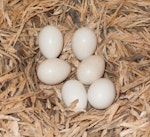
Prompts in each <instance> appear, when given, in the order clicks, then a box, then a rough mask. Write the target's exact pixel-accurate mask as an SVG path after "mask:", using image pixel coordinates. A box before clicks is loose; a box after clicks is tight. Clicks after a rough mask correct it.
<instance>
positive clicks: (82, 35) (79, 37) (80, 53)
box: [72, 27, 97, 60]
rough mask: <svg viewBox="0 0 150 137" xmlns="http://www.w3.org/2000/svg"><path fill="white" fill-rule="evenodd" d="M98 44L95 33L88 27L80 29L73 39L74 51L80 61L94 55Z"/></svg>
mask: <svg viewBox="0 0 150 137" xmlns="http://www.w3.org/2000/svg"><path fill="white" fill-rule="evenodd" d="M96 44H97V39H96V35H95V33H94V31H92V30H91V29H90V28H87V27H82V28H79V29H78V30H76V31H75V33H74V35H73V37H72V51H73V53H74V54H75V56H76V57H77V58H78V59H79V60H83V59H85V58H87V57H88V56H90V55H92V54H93V53H94V51H95V50H96Z"/></svg>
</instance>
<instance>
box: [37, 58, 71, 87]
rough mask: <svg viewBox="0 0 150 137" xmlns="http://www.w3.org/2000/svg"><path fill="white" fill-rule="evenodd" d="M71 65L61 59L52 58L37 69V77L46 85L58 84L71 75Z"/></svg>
mask: <svg viewBox="0 0 150 137" xmlns="http://www.w3.org/2000/svg"><path fill="white" fill-rule="evenodd" d="M70 71H71V67H70V65H69V64H68V63H67V62H66V61H64V60H61V59H58V58H51V59H46V60H45V61H43V62H42V63H41V64H40V65H39V66H38V69H37V76H38V78H39V79H40V81H42V82H43V83H45V84H50V85H54V84H58V83H60V82H62V81H64V80H65V79H66V78H67V77H68V75H69V74H70Z"/></svg>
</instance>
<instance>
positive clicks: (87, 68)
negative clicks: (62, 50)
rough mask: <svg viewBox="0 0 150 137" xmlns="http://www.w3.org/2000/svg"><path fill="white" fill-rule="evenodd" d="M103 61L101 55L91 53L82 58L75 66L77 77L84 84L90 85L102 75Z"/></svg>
mask: <svg viewBox="0 0 150 137" xmlns="http://www.w3.org/2000/svg"><path fill="white" fill-rule="evenodd" d="M104 70H105V61H104V59H103V57H101V56H98V55H91V56H89V57H88V58H86V59H84V60H83V61H82V62H81V63H80V64H79V66H78V68H77V78H78V80H80V81H81V82H82V83H83V84H85V85H90V84H91V83H92V82H94V81H95V80H97V79H99V78H100V77H102V76H103V74H104Z"/></svg>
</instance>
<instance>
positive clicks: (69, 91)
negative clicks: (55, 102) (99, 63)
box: [61, 80, 87, 109]
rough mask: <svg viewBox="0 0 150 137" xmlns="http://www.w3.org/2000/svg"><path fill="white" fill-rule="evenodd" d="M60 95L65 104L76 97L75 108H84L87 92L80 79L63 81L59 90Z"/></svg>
mask: <svg viewBox="0 0 150 137" xmlns="http://www.w3.org/2000/svg"><path fill="white" fill-rule="evenodd" d="M61 95H62V99H63V101H64V103H65V105H66V106H70V105H71V103H72V102H73V101H75V100H77V99H78V103H77V105H76V108H80V109H86V106H87V93H86V89H85V87H84V86H83V84H82V83H81V82H80V81H77V80H69V81H67V82H65V83H64V85H63V87H62V90H61Z"/></svg>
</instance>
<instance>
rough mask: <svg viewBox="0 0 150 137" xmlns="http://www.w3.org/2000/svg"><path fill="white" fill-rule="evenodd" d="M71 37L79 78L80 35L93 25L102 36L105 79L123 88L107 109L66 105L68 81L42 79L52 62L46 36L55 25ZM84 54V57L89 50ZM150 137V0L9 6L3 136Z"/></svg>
mask: <svg viewBox="0 0 150 137" xmlns="http://www.w3.org/2000/svg"><path fill="white" fill-rule="evenodd" d="M48 24H51V25H55V26H57V27H58V28H59V29H60V30H61V32H62V34H63V36H64V47H63V51H62V53H61V55H60V57H59V58H61V59H64V60H68V62H69V63H70V64H71V67H72V71H71V74H70V76H69V78H68V79H76V69H77V66H78V65H79V61H78V60H77V59H76V58H75V56H74V54H73V52H72V50H71V38H72V36H73V33H74V32H75V30H77V29H78V28H80V27H89V28H91V29H92V30H94V32H95V34H96V36H97V41H98V44H97V49H96V52H95V54H97V55H101V56H103V57H104V59H105V61H106V69H105V74H104V77H106V78H109V79H111V80H112V81H113V82H114V84H115V85H116V94H117V95H116V98H115V101H114V103H113V104H112V105H111V106H110V107H109V108H107V109H106V110H96V109H94V108H92V107H91V106H90V105H89V104H88V107H87V110H86V111H84V110H81V109H76V110H74V109H73V108H74V107H75V105H76V103H77V101H74V102H73V103H72V104H71V105H70V106H69V107H66V106H65V105H64V103H63V101H62V99H61V94H60V89H61V88H62V85H63V83H60V84H58V85H54V86H50V85H46V84H43V83H41V82H40V81H39V79H38V78H37V74H36V70H37V67H38V65H39V63H41V62H42V61H43V60H45V58H44V57H43V56H42V54H41V53H40V51H39V45H38V34H39V32H40V30H41V29H42V28H43V27H44V26H46V25H48ZM83 52H84V51H83ZM10 136H11V137H54V136H55V137H100V136H101V137H112V136H113V137H141V136H143V137H150V1H149V0H95V1H93V0H54V1H50V0H43V1H40V0H1V1H0V137H10Z"/></svg>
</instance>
